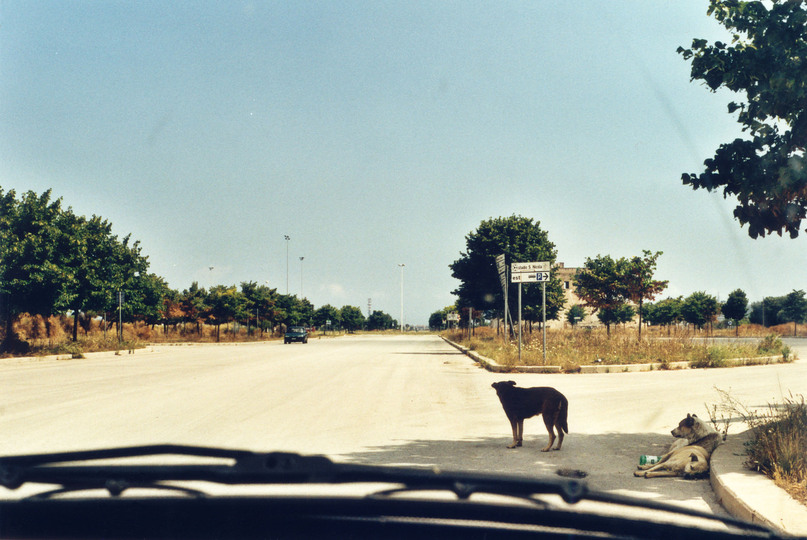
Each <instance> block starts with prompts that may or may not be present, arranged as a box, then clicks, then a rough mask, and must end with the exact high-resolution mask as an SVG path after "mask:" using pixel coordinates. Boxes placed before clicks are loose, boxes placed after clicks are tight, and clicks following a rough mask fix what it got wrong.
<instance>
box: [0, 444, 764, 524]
mask: <svg viewBox="0 0 807 540" xmlns="http://www.w3.org/2000/svg"><path fill="white" fill-rule="evenodd" d="M161 455H166V456H167V455H174V456H191V457H195V458H220V459H224V460H228V461H230V463H226V464H196V465H186V464H182V465H175V464H158V465H153V464H152V465H147V464H117V465H111V464H94V465H93V464H87V463H88V462H92V461H96V460H110V459H120V458H138V457H146V456H161ZM171 481H205V482H215V483H219V484H228V485H250V484H252V485H257V484H348V483H389V484H398V485H402V487H398V488H393V489H388V490H384V491H380V492H377V493H374V494H372V495H371V497H386V496H388V495H390V494H393V493H400V492H408V491H422V490H441V491H449V492H451V493H453V494H454V495H455V496H456V497H458V498H459V499H467V498H468V497H470V496H471V495H473V494H475V493H485V494H495V495H503V496H509V497H517V498H520V499H524V500H528V501H530V502H532V503H535V504H538V505H544V504H545V503H544V502H543V501H540V500H538V499H535V498H533V497H534V496H536V495H558V496H560V497H561V499H562V500H563V501H564V502H566V503H567V504H575V503H577V502H579V501H582V500H588V501H597V502H603V503H608V504H615V505H624V506H631V507H637V508H644V509H651V510H659V511H663V512H669V513H675V514H680V515H687V516H691V517H696V518H701V519H706V520H711V521H718V522H722V523H725V524H727V525H732V526H735V527H738V528H741V529H745V530H755V531H761V532H770V531H769V529H767V528H766V527H763V526H760V525H758V524H753V523H747V522H745V521H741V520H737V519H734V518H727V517H723V516H717V515H714V514H711V513H707V512H703V511H699V510H693V509H688V508H682V507H678V506H674V505H671V504H666V503H661V502H655V501H648V500H643V499H637V498H633V497H627V496H621V495H617V494H612V493H607V492H600V491H596V490H591V489H590V488H589V487H588V485H587V484H586V483H585V482H584V481H581V480H577V479H572V478H561V477H557V478H555V477H544V478H528V477H520V476H508V475H500V474H491V473H466V472H447V471H441V470H438V469H434V468H432V469H428V468H424V469H415V468H403V467H392V466H379V465H360V464H350V463H335V462H333V461H332V460H330V459H329V458H327V457H324V456H316V455H309V456H306V455H300V454H296V453H287V452H268V453H260V452H252V451H245V450H228V449H222V448H208V447H199V446H182V445H152V446H135V447H126V448H110V449H104V450H89V451H77V452H63V453H52V454H33V455H20V456H9V457H0V485H1V486H3V487H6V488H8V489H17V488H19V487H20V486H22V485H24V484H28V483H39V484H51V485H58V486H61V488H59V489H55V490H52V491H47V492H45V493H40V494H37V495H34V496H33V498H49V497H52V496H53V495H55V494H59V493H64V492H71V491H79V490H88V489H105V490H107V491H108V492H109V493H110V494H111V495H112V496H118V495H120V494H121V493H122V492H123V491H125V490H127V489H130V488H154V489H171V490H178V491H182V492H184V493H187V494H191V495H194V496H199V497H203V496H206V495H205V494H204V493H203V492H201V491H197V490H193V489H189V488H185V487H180V486H176V485H166V484H163V482H171Z"/></svg>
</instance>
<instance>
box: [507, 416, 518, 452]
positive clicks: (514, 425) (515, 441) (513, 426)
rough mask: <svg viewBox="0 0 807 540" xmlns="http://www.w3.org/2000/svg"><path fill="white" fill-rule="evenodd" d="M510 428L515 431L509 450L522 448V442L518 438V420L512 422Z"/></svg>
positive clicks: (508, 446)
mask: <svg viewBox="0 0 807 540" xmlns="http://www.w3.org/2000/svg"><path fill="white" fill-rule="evenodd" d="M510 428H511V429H512V430H513V442H512V443H511V444H508V445H507V448H515V447H516V446H521V441H519V438H518V422H517V421H516V420H510Z"/></svg>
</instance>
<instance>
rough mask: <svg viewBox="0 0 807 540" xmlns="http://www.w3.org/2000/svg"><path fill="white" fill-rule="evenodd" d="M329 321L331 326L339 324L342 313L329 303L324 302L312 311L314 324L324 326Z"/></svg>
mask: <svg viewBox="0 0 807 540" xmlns="http://www.w3.org/2000/svg"><path fill="white" fill-rule="evenodd" d="M328 321H330V324H331V326H340V324H341V321H342V315H341V313H340V312H339V310H338V309H336V308H335V307H333V306H332V305H330V304H325V305H324V306H322V307H320V308H319V309H317V310H316V311H315V312H314V319H313V323H314V326H319V327H324V326H326V325H327V323H328Z"/></svg>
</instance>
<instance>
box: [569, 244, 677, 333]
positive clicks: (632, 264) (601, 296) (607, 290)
mask: <svg viewBox="0 0 807 540" xmlns="http://www.w3.org/2000/svg"><path fill="white" fill-rule="evenodd" d="M660 255H661V252H660V251H658V252H656V253H651V252H650V251H647V250H645V251H643V256H642V257H632V258H630V259H626V258H624V257H622V258H619V259H614V258H612V257H611V256H610V255H605V256H602V255H598V256H597V257H596V258H594V259H592V258H590V257H588V258H587V259H586V262H585V264H584V266H583V269H582V270H581V271H580V272H578V274H577V275H576V276H575V281H574V287H575V294H577V296H578V298H581V299H582V300H583V301H584V302H585V305H586V306H587V307H589V308H591V309H592V310H594V312H601V313H598V317H599V318H600V321H601V322H602V323H603V324H605V325H606V327H607V328H608V329H609V331H610V325H611V324H619V323H620V322H627V321H626V320H624V318H625V317H626V316H627V315H628V314H629V313H630V315H631V318H632V317H633V315H635V313H636V312H635V310H633V308H631V310H630V312H629V311H628V310H627V309H626V306H627V303H628V302H634V303H636V304H637V305H638V306H639V314H640V317H641V316H642V314H643V313H644V310H643V309H642V304H643V302H644V300H652V299H653V298H655V296H656V295H657V294H658V293H660V292H661V291H663V290H664V289H665V288H666V287H667V283H668V282H667V281H659V280H654V279H653V273H654V272H655V269H656V259H658V257H659V256H660ZM628 320H630V319H628ZM639 323H640V324H639V338H640V339H641V328H642V325H641V319H640V321H639Z"/></svg>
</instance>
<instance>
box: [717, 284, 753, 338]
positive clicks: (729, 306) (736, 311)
mask: <svg viewBox="0 0 807 540" xmlns="http://www.w3.org/2000/svg"><path fill="white" fill-rule="evenodd" d="M747 310H748V298H747V297H746V296H745V293H744V292H743V291H742V290H741V289H737V290H735V291H732V292H731V293H729V297H728V299H727V300H726V303H725V304H723V306H722V307H721V308H720V311H721V312H722V313H723V316H724V317H726V318H728V319H731V320H733V321H734V324H735V332H736V335H738V336H739V335H740V321H741V320H742V319H743V318H744V317H745V312H746V311H747Z"/></svg>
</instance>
